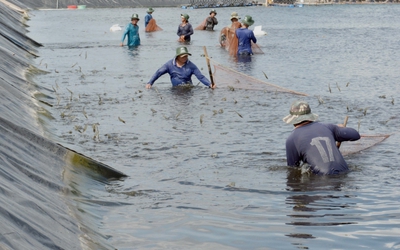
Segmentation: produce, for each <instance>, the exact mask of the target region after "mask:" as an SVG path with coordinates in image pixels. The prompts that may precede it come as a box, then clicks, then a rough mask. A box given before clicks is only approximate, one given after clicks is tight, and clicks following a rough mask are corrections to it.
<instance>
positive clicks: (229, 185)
mask: <svg viewBox="0 0 400 250" xmlns="http://www.w3.org/2000/svg"><path fill="white" fill-rule="evenodd" d="M235 185H236V183H235V182H231V183H229V184H228V185H226V187H235Z"/></svg>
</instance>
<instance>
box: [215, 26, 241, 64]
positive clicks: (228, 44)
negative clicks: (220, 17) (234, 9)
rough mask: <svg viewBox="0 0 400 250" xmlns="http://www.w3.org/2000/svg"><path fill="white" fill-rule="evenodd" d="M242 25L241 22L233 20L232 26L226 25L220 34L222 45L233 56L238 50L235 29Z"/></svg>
mask: <svg viewBox="0 0 400 250" xmlns="http://www.w3.org/2000/svg"><path fill="white" fill-rule="evenodd" d="M240 26H241V24H240V23H239V22H233V23H232V25H231V27H224V28H223V29H222V30H221V32H220V35H219V43H220V44H221V47H224V48H225V49H226V51H228V52H229V55H231V56H235V55H236V54H237V51H238V39H237V37H236V34H235V31H236V29H238V28H240Z"/></svg>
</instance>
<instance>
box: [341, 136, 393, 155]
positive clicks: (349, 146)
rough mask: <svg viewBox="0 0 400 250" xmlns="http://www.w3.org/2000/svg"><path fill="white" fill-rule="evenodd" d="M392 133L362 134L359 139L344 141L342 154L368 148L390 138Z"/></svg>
mask: <svg viewBox="0 0 400 250" xmlns="http://www.w3.org/2000/svg"><path fill="white" fill-rule="evenodd" d="M389 136H390V135H361V138H360V139H359V140H358V141H346V142H342V144H341V147H340V152H342V155H350V154H355V153H358V152H360V151H362V150H365V149H368V148H370V147H372V146H374V145H376V144H378V143H380V142H382V141H384V140H385V139H386V138H388V137H389Z"/></svg>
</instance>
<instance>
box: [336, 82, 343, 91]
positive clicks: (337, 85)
mask: <svg viewBox="0 0 400 250" xmlns="http://www.w3.org/2000/svg"><path fill="white" fill-rule="evenodd" d="M336 87H337V88H338V90H339V92H342V91H341V90H340V88H339V84H338V83H337V82H336Z"/></svg>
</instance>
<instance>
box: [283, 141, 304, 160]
mask: <svg viewBox="0 0 400 250" xmlns="http://www.w3.org/2000/svg"><path fill="white" fill-rule="evenodd" d="M286 161H287V165H288V166H290V167H299V166H300V161H301V158H300V155H299V153H298V152H297V149H296V146H295V145H294V143H293V140H292V139H291V137H289V138H288V139H287V140H286Z"/></svg>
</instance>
